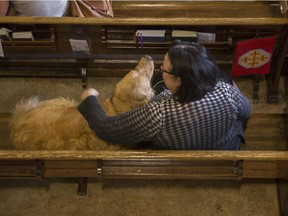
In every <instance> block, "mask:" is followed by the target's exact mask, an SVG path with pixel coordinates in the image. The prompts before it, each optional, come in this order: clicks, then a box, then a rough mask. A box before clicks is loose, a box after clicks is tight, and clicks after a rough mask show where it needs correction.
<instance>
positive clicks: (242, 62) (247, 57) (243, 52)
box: [231, 36, 276, 103]
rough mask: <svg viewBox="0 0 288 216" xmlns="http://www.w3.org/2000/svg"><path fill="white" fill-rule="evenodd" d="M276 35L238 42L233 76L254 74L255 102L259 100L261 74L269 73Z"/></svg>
mask: <svg viewBox="0 0 288 216" xmlns="http://www.w3.org/2000/svg"><path fill="white" fill-rule="evenodd" d="M275 41H276V36H272V37H265V38H259V37H258V38H253V39H248V40H245V41H238V42H237V43H236V50H235V54H234V61H233V66H232V73H231V75H232V76H247V75H252V76H253V83H252V85H253V102H254V103H257V102H258V90H259V80H260V75H261V74H265V75H267V74H269V72H270V65H271V61H272V55H273V50H274V44H275Z"/></svg>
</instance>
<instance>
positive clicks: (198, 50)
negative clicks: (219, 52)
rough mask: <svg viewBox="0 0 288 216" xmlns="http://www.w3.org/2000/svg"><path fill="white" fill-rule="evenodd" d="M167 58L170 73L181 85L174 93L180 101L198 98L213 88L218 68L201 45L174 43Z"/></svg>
mask: <svg viewBox="0 0 288 216" xmlns="http://www.w3.org/2000/svg"><path fill="white" fill-rule="evenodd" d="M168 58H169V60H170V63H171V65H172V70H171V73H172V74H173V75H175V76H177V77H180V79H181V86H180V87H179V89H178V90H177V92H176V93H175V94H174V96H175V97H176V98H177V100H178V101H179V102H180V103H184V102H191V101H196V100H199V99H201V98H203V97H204V96H205V95H206V94H207V93H208V92H210V91H212V90H213V89H214V88H215V86H216V84H217V77H218V73H219V71H220V70H219V68H218V66H217V65H216V63H215V62H214V61H213V59H212V58H211V56H209V55H208V53H207V51H206V49H205V48H204V47H203V46H201V45H199V44H196V43H186V42H185V43H179V44H175V45H173V46H172V47H171V48H170V49H169V51H168Z"/></svg>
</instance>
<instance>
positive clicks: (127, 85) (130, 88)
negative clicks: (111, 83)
mask: <svg viewBox="0 0 288 216" xmlns="http://www.w3.org/2000/svg"><path fill="white" fill-rule="evenodd" d="M153 71H154V62H153V60H152V58H151V57H150V56H148V55H146V56H143V57H142V58H141V59H140V61H139V63H138V65H137V66H136V67H135V69H132V70H131V71H130V72H129V73H128V74H127V75H126V76H125V77H124V78H123V79H122V80H120V82H119V83H118V84H117V85H116V88H115V91H114V94H113V96H112V97H111V98H110V101H111V102H112V103H114V104H117V107H114V109H115V111H116V113H118V114H119V113H122V112H125V111H128V110H130V109H134V108H136V107H139V106H143V105H145V104H147V103H148V102H149V101H150V100H151V99H152V98H153V97H154V91H153V89H152V87H151V78H152V76H153ZM120 104H121V105H120Z"/></svg>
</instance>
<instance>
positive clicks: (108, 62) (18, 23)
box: [0, 1, 288, 216]
mask: <svg viewBox="0 0 288 216" xmlns="http://www.w3.org/2000/svg"><path fill="white" fill-rule="evenodd" d="M285 6H286V7H285ZM113 11H114V18H101V19H97V18H73V17H60V18H56V17H10V16H6V17H0V23H1V25H3V26H0V27H10V28H13V29H19V28H21V27H23V26H27V25H28V26H30V27H32V30H31V31H32V32H33V33H34V32H35V33H36V32H42V33H43V32H44V33H45V34H44V36H37V35H36V34H35V35H36V37H35V41H29V43H25V42H23V41H22V42H21V41H20V42H19V41H18V42H17V43H16V41H15V42H14V43H13V41H12V42H9V41H5V42H3V49H4V53H5V57H4V58H1V61H0V76H1V77H11V78H13V77H30V76H33V77H35V76H37V77H40V78H45V77H79V78H82V80H83V83H85V82H86V81H87V80H86V78H87V77H89V76H90V77H91V76H123V75H124V74H125V73H126V72H127V71H129V70H127V69H129V68H131V65H132V64H135V62H136V61H137V59H138V58H139V56H141V55H143V54H149V55H151V56H152V57H153V58H154V60H155V64H156V67H155V68H159V67H158V66H159V65H160V64H161V59H162V58H163V56H164V54H165V51H166V50H167V48H168V47H169V46H170V45H171V42H172V41H171V32H172V31H173V30H174V29H177V30H189V31H197V32H208V33H213V34H215V35H216V41H215V42H214V43H208V44H205V46H206V47H207V48H208V50H209V51H211V53H212V54H213V56H214V57H215V59H216V61H217V62H218V64H219V65H220V66H221V67H222V68H223V69H224V70H226V71H228V72H229V71H230V69H231V64H232V60H233V52H234V49H235V43H236V42H237V41H238V40H243V39H247V38H251V37H255V35H256V34H260V36H270V35H275V34H276V35H277V47H276V51H275V53H274V57H273V60H272V66H271V70H270V74H269V76H268V77H267V81H268V84H269V85H268V98H267V99H268V102H277V100H278V86H279V79H280V76H281V75H285V73H287V72H286V71H284V70H283V68H285V67H284V63H285V57H286V56H287V53H288V41H287V37H288V18H287V1H251V2H247V1H245V2H241V1H237V2H232V1H228V2H218V1H177V2H176V1H127V2H126V1H115V2H113ZM138 29H158V30H159V29H162V30H163V29H164V30H165V31H166V33H165V41H164V42H161V43H153V42H152V43H151V42H149V43H144V44H143V47H141V46H140V47H141V49H139V46H138V47H137V46H136V44H135V41H134V39H133V38H134V36H135V31H136V30H138ZM69 38H75V39H84V40H87V41H88V42H89V44H90V46H91V50H92V52H91V53H90V54H87V55H75V54H73V53H72V51H71V47H70V45H69V42H68V41H69ZM42 43H44V44H45V45H44V46H42ZM24 47H25V48H24ZM15 51H16V52H15ZM286 61H287V60H286ZM52 63H53V65H54V67H53V68H51V64H52ZM286 67H287V66H286ZM39 68H40V69H41V73H37V72H35V71H37V70H39ZM156 72H157V70H156ZM256 85H257V83H256ZM256 87H257V86H256ZM255 89H257V88H255ZM286 115H287V114H285V113H283V114H259V115H258V114H257V115H253V117H252V118H251V120H250V123H249V125H248V130H247V131H246V136H247V137H248V140H247V144H246V145H245V146H243V150H241V151H145V150H141V151H132V150H131V151H119V152H106V151H104V152H91V151H85V152H82V151H69V152H67V151H15V150H9V149H6V150H5V148H4V149H3V150H0V177H1V178H7V179H9V178H24V179H29V178H40V179H41V178H49V177H75V178H78V179H79V187H78V193H79V194H80V195H84V194H85V193H86V186H87V178H92V177H93V178H99V179H106V178H114V179H117V178H135V179H137V178H145V179H149V178H161V179H235V180H241V179H248V178H254V179H255V178H256V179H263V178H269V179H276V180H277V185H278V194H279V206H280V214H281V215H285V216H287V215H288V183H287V178H288V152H287V149H288V145H287V137H288V136H287V132H288V130H287V116H286ZM8 120H9V115H6V114H0V130H1V132H3V133H1V135H0V137H1V139H3V140H4V141H5V142H6V141H7V140H8V139H7V137H8V133H9V131H8V130H7V122H8ZM1 125H2V126H3V125H6V126H3V127H6V129H5V128H4V129H3V128H2V126H1ZM267 130H268V131H269V133H267ZM5 135H6V136H5ZM7 143H8V141H7Z"/></svg>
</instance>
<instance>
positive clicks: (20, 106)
mask: <svg viewBox="0 0 288 216" xmlns="http://www.w3.org/2000/svg"><path fill="white" fill-rule="evenodd" d="M38 104H39V98H38V97H37V96H35V97H31V98H29V99H26V100H24V99H23V100H21V101H20V102H18V103H17V104H16V105H15V109H14V110H13V118H14V119H15V118H17V117H18V116H20V115H23V114H24V113H27V112H28V111H29V110H31V109H33V108H35V107H37V106H38Z"/></svg>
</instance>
